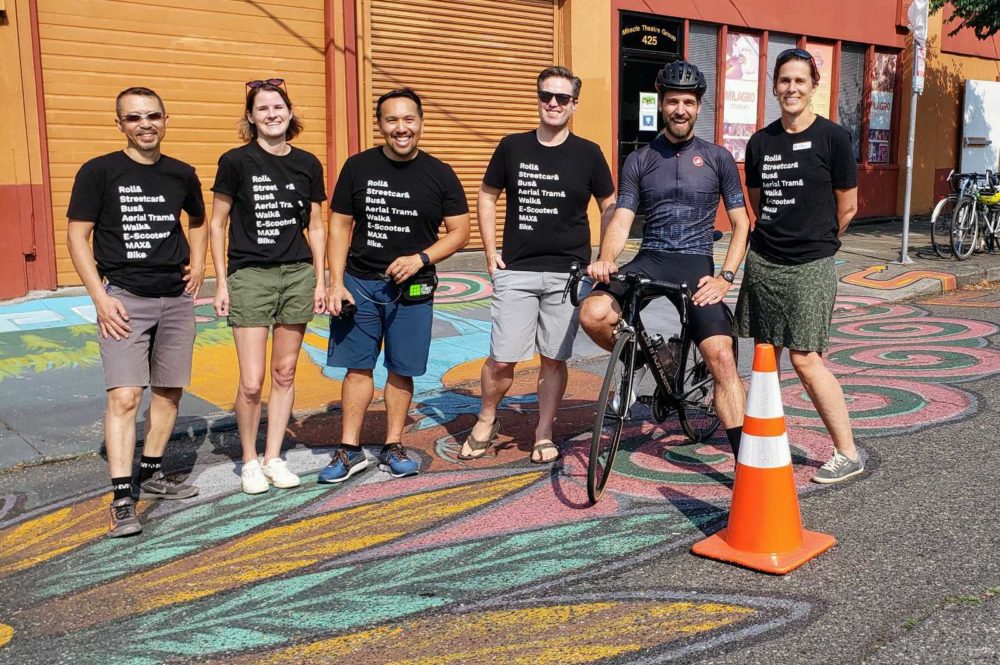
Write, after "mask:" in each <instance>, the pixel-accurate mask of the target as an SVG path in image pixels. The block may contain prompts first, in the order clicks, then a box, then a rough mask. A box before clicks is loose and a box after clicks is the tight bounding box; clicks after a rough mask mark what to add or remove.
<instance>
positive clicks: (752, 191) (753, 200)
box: [747, 187, 760, 217]
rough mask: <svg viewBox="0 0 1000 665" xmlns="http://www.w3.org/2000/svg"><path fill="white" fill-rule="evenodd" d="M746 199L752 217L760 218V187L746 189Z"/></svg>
mask: <svg viewBox="0 0 1000 665" xmlns="http://www.w3.org/2000/svg"><path fill="white" fill-rule="evenodd" d="M747 198H748V199H750V209H751V210H752V211H753V216H754V217H760V187H747Z"/></svg>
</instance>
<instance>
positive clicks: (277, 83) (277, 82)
mask: <svg viewBox="0 0 1000 665" xmlns="http://www.w3.org/2000/svg"><path fill="white" fill-rule="evenodd" d="M265 85H273V86H274V87H276V88H283V87H284V86H285V79H265V80H263V81H247V89H249V90H251V91H253V90H256V89H257V88H260V87H263V86H265Z"/></svg>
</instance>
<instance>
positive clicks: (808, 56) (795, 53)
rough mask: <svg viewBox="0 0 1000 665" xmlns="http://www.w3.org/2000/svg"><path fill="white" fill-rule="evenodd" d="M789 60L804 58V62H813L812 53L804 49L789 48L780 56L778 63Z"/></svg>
mask: <svg viewBox="0 0 1000 665" xmlns="http://www.w3.org/2000/svg"><path fill="white" fill-rule="evenodd" d="M789 58H802V59H803V60H809V61H810V62H812V61H813V56H812V53H810V52H809V51H807V50H805V49H804V48H788V49H785V50H784V51H782V52H781V53H779V54H778V62H782V61H783V60H788V59H789Z"/></svg>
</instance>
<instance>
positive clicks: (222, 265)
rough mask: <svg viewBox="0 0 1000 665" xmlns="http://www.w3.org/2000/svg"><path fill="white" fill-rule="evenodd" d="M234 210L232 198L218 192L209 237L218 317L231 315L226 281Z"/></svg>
mask: <svg viewBox="0 0 1000 665" xmlns="http://www.w3.org/2000/svg"><path fill="white" fill-rule="evenodd" d="M232 208H233V199H232V197H230V196H228V195H226V194H220V193H218V192H216V193H215V194H214V196H213V197H212V220H211V221H210V222H209V236H210V241H211V247H212V266H213V267H214V268H215V298H213V299H212V306H213V307H214V308H215V314H216V316H228V315H229V283H228V282H227V281H226V277H227V276H226V226H227V225H228V223H229V211H230V210H232Z"/></svg>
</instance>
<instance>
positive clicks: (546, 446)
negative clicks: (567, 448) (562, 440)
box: [531, 439, 562, 464]
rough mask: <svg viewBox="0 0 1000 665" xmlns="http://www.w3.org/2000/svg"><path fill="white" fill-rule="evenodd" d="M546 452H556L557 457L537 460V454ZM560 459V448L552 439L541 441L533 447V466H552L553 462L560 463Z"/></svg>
mask: <svg viewBox="0 0 1000 665" xmlns="http://www.w3.org/2000/svg"><path fill="white" fill-rule="evenodd" d="M545 450H555V451H556V456H555V457H553V458H552V459H535V453H541V452H542V451H545ZM560 459H562V453H561V452H560V451H559V446H557V445H556V444H555V442H554V441H552V439H542V440H541V441H536V442H535V445H534V446H532V447H531V462H532V464H552V463H553V462H558V461H559V460H560Z"/></svg>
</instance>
